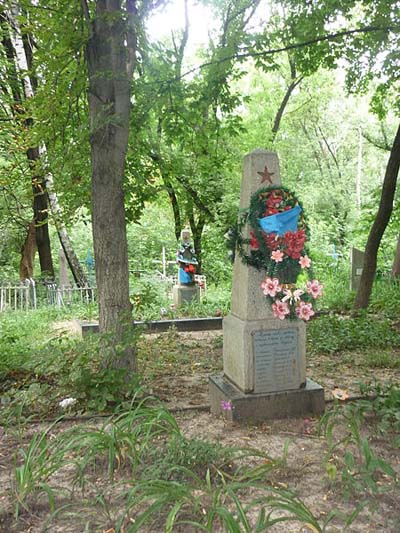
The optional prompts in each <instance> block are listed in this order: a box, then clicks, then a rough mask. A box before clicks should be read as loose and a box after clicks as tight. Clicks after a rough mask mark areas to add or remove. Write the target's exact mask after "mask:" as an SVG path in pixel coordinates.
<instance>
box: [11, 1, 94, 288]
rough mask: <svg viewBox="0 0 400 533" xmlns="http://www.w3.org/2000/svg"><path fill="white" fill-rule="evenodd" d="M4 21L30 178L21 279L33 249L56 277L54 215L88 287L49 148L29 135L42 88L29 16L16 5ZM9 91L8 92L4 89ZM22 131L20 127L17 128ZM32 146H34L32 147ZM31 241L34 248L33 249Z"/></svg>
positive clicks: (29, 270)
mask: <svg viewBox="0 0 400 533" xmlns="http://www.w3.org/2000/svg"><path fill="white" fill-rule="evenodd" d="M0 20H1V22H2V29H3V32H2V33H3V39H2V44H3V48H4V51H5V54H6V57H7V69H6V71H7V73H8V76H7V80H6V81H7V83H8V88H9V92H10V93H11V95H12V105H11V106H10V107H11V115H12V116H13V118H14V122H15V123H16V127H18V122H19V123H20V126H21V125H22V131H24V130H25V131H27V132H28V133H27V134H23V137H24V139H23V144H26V145H27V148H26V155H27V158H28V161H29V168H30V170H31V175H32V178H31V179H32V190H33V208H34V224H33V225H32V224H29V225H28V236H27V238H26V240H25V243H24V247H23V250H22V258H21V266H20V275H21V276H25V275H27V274H30V276H29V277H32V274H33V257H34V254H35V251H36V247H37V250H38V252H39V260H40V266H41V271H42V272H45V273H46V274H47V276H50V277H51V278H54V269H53V262H52V256H51V247H50V239H49V231H48V220H49V213H50V212H51V214H52V216H53V221H54V223H55V226H56V229H57V233H58V236H59V238H60V242H61V246H62V247H63V249H64V252H65V255H66V257H67V261H68V264H69V266H70V269H71V272H72V274H73V277H74V280H75V282H76V283H77V284H78V285H79V286H81V287H83V286H85V285H87V284H88V281H87V278H86V275H85V273H84V271H83V269H82V266H81V264H80V263H79V260H78V258H77V257H76V254H75V252H74V249H73V247H72V244H71V241H70V239H69V235H68V232H67V230H66V227H65V224H64V222H63V218H62V216H61V207H60V205H59V203H58V198H57V194H56V192H55V187H54V180H53V176H52V174H51V172H50V171H49V167H48V162H47V161H46V156H47V149H46V145H45V142H44V141H43V139H42V140H41V141H40V140H39V142H38V137H39V139H40V136H39V135H38V134H37V133H36V135H35V134H34V133H33V130H34V128H35V127H36V124H35V123H34V120H33V117H32V108H34V103H33V102H34V100H35V94H36V92H37V90H38V87H39V86H40V80H39V79H38V77H37V76H36V74H35V72H36V68H35V61H34V58H35V50H34V46H33V42H34V38H33V36H32V35H31V33H30V32H28V31H27V30H26V28H25V26H29V24H28V21H29V14H28V13H26V12H25V10H24V9H22V8H21V7H20V6H19V5H18V4H16V3H13V4H11V6H10V8H9V9H8V10H4V11H2V12H1V13H0ZM6 90H7V88H6ZM20 129H21V128H20ZM34 141H35V142H34ZM33 235H34V236H35V241H36V247H34V246H33V242H34V240H33V238H32V236H33Z"/></svg>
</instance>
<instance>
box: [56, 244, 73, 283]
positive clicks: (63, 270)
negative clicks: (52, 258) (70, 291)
mask: <svg viewBox="0 0 400 533" xmlns="http://www.w3.org/2000/svg"><path fill="white" fill-rule="evenodd" d="M58 269H59V283H58V285H59V287H71V282H70V280H69V272H68V270H69V267H68V262H67V258H66V257H65V253H64V250H63V248H62V247H61V248H60V250H59V252H58Z"/></svg>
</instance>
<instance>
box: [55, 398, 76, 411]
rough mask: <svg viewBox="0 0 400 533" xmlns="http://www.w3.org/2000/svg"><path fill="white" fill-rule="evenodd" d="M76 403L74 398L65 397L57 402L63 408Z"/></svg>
mask: <svg viewBox="0 0 400 533" xmlns="http://www.w3.org/2000/svg"><path fill="white" fill-rule="evenodd" d="M74 403H76V398H65V399H64V400H61V402H59V404H58V405H59V406H60V407H62V408H63V409H65V408H66V407H69V406H70V405H74Z"/></svg>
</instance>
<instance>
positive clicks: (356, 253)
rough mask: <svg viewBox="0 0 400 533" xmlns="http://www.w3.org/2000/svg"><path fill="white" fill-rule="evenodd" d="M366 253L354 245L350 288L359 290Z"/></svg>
mask: <svg viewBox="0 0 400 533" xmlns="http://www.w3.org/2000/svg"><path fill="white" fill-rule="evenodd" d="M364 257H365V253H364V252H362V251H361V250H358V249H357V248H354V246H352V247H351V249H350V270H351V273H350V290H351V291H357V290H358V288H359V286H360V280H361V274H362V271H363V266H364Z"/></svg>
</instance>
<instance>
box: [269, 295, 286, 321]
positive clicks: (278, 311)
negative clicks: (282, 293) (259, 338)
mask: <svg viewBox="0 0 400 533" xmlns="http://www.w3.org/2000/svg"><path fill="white" fill-rule="evenodd" d="M272 311H273V312H274V317H275V318H279V320H285V318H286V315H288V314H289V313H290V309H289V306H288V304H287V303H286V302H281V301H280V300H275V303H273V304H272Z"/></svg>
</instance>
